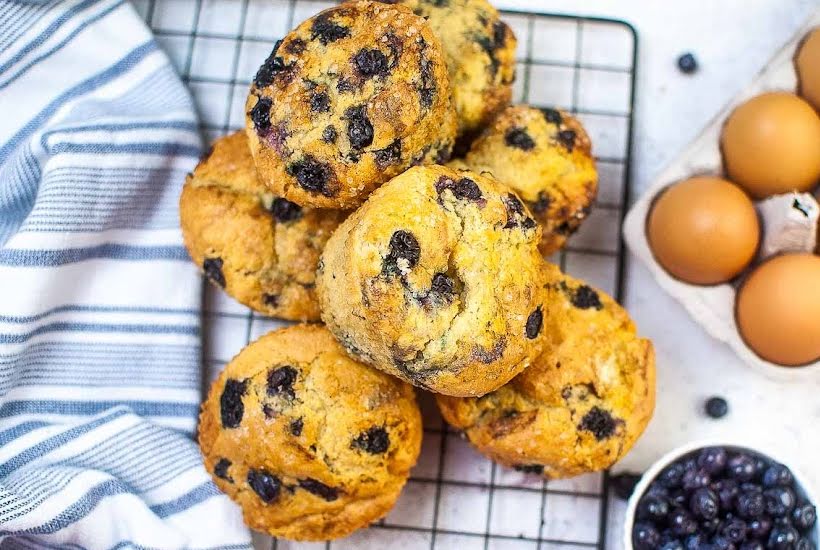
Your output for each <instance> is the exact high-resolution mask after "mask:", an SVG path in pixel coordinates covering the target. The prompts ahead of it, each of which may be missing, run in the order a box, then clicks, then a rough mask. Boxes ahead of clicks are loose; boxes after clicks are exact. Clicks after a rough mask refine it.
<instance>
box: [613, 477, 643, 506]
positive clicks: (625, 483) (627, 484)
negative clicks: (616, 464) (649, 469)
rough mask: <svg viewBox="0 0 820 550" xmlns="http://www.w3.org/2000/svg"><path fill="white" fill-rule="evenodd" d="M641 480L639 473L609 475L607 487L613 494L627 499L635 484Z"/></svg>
mask: <svg viewBox="0 0 820 550" xmlns="http://www.w3.org/2000/svg"><path fill="white" fill-rule="evenodd" d="M640 480H641V476H640V474H630V473H623V474H618V475H613V476H610V477H609V487H610V489H612V491H613V492H614V493H615V496H617V497H618V498H620V499H621V500H627V499H628V498H629V497H631V496H632V493H633V492H634V491H635V486H636V485H637V484H638V482H639V481H640Z"/></svg>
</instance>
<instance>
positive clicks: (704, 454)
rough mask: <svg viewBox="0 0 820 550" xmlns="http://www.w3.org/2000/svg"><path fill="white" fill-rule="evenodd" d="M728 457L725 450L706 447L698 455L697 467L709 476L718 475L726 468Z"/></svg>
mask: <svg viewBox="0 0 820 550" xmlns="http://www.w3.org/2000/svg"><path fill="white" fill-rule="evenodd" d="M728 459H729V457H728V455H727V454H726V449H721V448H720V447H707V448H705V449H703V450H702V451H701V452H700V454H699V455H698V466H700V467H701V468H702V469H703V470H704V471H705V472H706V473H708V474H710V475H714V474H718V473H720V472H722V471H723V469H724V468H725V467H726V462H727V461H728Z"/></svg>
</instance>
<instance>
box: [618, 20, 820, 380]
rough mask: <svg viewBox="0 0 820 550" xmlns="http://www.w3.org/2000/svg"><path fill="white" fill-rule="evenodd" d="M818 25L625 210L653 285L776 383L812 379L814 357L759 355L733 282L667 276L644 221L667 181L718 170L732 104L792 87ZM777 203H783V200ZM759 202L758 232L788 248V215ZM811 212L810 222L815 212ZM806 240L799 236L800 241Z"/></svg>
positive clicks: (818, 365) (633, 246) (819, 368)
mask: <svg viewBox="0 0 820 550" xmlns="http://www.w3.org/2000/svg"><path fill="white" fill-rule="evenodd" d="M818 25H820V10H818V11H817V12H816V13H815V14H814V15H813V16H812V17H810V18H809V20H808V22H807V23H806V25H805V26H804V27H803V28H802V29H800V31H798V32H797V34H796V35H795V36H794V37H793V38H792V39H791V40H790V41H789V42H788V43H787V44H786V45H785V46H784V47H783V48H782V49H781V50H780V51H779V52H778V53H777V54H776V55H775V56H774V57H773V58H772V59H771V60H770V61H769V63H768V64H767V65H766V67H765V68H764V69H763V70H762V71H761V72H760V74H759V75H758V76H757V77H756V78H755V80H754V81H753V82H752V83H751V84H750V85H749V87H748V88H746V89H745V90H744V91H743V92H742V93H741V94H739V95H738V96H737V97H735V98H734V99H733V100H732V102H730V103H729V104H728V105H726V107H725V108H724V109H723V110H722V111H721V112H720V113H719V114H718V115H717V116H716V117H715V118H714V119H713V120H712V122H710V123H709V125H708V126H707V127H706V128H705V129H704V131H703V132H702V133H701V134H700V136H699V137H698V138H696V139H695V140H694V141H693V142H692V143H691V144H690V145H689V146H688V147H687V149H686V150H685V151H684V152H683V154H681V156H680V157H678V158H677V159H676V160H675V161H673V162H672V164H671V165H669V166H668V167H667V168H666V170H664V172H663V173H662V174H661V175H660V176H658V178H657V179H655V181H654V182H653V183H652V184H651V185H650V187H649V190H648V191H647V192H646V193H644V194H643V196H641V197H640V198H639V199H638V200H637V201H636V202H635V204H634V205H633V206H632V208H631V209H630V210H629V212H628V213H627V215H626V217H625V220H624V226H623V231H624V239H625V241H626V244H627V246H628V247H629V249H630V250H631V251H632V253H633V254H634V255H635V256H637V257H638V259H640V260H641V261H642V262H643V263H644V264H645V265H646V266H647V267H648V268H649V270H650V272H651V273H652V275H653V276H654V277H655V280H656V281H657V282H658V284H660V286H661V287H662V288H663V289H664V290H665V291H666V292H668V293H669V294H670V295H672V296H673V297H674V298H676V299H677V300H678V301H679V302H680V303H681V304H683V306H684V307H685V308H686V309H687V311H688V312H689V314H690V315H691V316H692V317H693V318H694V319H695V320H696V321H697V322H698V323H699V324H700V325H701V326H703V328H704V329H705V330H706V332H708V333H709V334H710V335H712V336H713V337H715V338H717V339H718V340H721V341H723V342H726V343H727V344H729V346H731V348H732V349H733V350H734V351H735V353H737V355H738V356H740V358H741V359H742V360H743V361H745V362H746V363H747V364H748V365H750V366H751V367H753V368H755V369H756V370H758V371H759V372H761V373H763V374H764V375H765V376H767V377H770V378H774V379H776V380H781V381H790V380H805V379H807V378H811V379H816V377H818V376H820V361H817V362H815V363H811V364H809V365H805V366H802V367H784V366H782V365H777V364H774V363H771V362H769V361H766V360H764V359H762V358H761V357H759V356H758V355H757V354H756V353H755V352H754V351H753V350H752V349H751V348H749V346H747V345H746V343H745V342H744V341H743V339H742V338H741V336H740V333H739V331H738V328H737V324H736V322H735V294H736V287H737V284H736V281H732V282H729V283H725V284H720V285H714V286H697V285H691V284H687V283H684V282H682V281H680V280H678V279H675V278H673V277H672V276H670V275H669V274H668V273H667V272H666V271H665V270H664V269H663V267H661V265H660V264H659V263H658V262H657V260H656V259H655V257H654V256H653V254H652V251H651V250H650V248H649V241H648V239H647V235H646V219H647V216H648V214H649V211H650V208H651V206H652V203H653V201H654V200H655V198H656V196H657V195H658V193H659V192H661V191H662V190H663V189H664V188H665V187H667V186H668V185H670V184H672V183H675V182H678V181H681V180H683V179H686V178H688V177H692V176H694V175H703V174H716V175H719V174H723V173H724V170H723V162H722V157H721V151H720V145H719V144H720V134H721V130H722V128H723V123H724V121H725V120H726V118H727V117H728V116H729V114H730V113H731V112H732V110H733V109H734V108H735V107H736V106H737V105H738V104H740V103H742V102H744V101H746V100H747V99H749V98H751V97H753V96H756V95H759V94H761V93H764V92H767V91H775V90H778V91H784V90H786V91H795V90H796V89H797V74H796V72H795V69H794V64H793V59H794V56H795V53H796V50H797V47H798V45H799V43H800V40H801V39H802V38H803V37H804V36H805V35H806V33H808V31H809V30H811V29H812V28H814V27H816V26H818ZM793 198H794V199H798V200H800V202H801V203H802V204H803V205H804V206H802V207H803V208H805V205H808V208H809V209H810V210H812V209H813V210H815V211H816V202H815V201H814V199H813V198H812V197H811V196H810V195H806V194H803V195H796V194H795V195H794V197H793ZM783 202H785V203H788V201H783ZM762 204H763V203H758V204H757V205H756V206H757V208H758V211H759V212H760V213H761V214H762V215H763V217H764V221H763V231H767V230H769V231H771V230H772V229H773V226H781V227H782V228H783V230H784V235H783V242H784V243H786V242H790V243H792V244H791V247H794V241H795V239H794V238H790V237H789V235H788V229H789V228H791V230H792V231H793V230H794V226H793V225H790V224H789V223H788V219H789V218H790V217H791V216H790V215H789V214H788V213H786V212H784V211H783V210H781V211H779V212H777V213H776V214H775V215H771V214H769V213H768V212H766V211H765V208H764V209H763V211H761V205H762ZM769 208H770V207H769ZM814 216H815V220H816V212H815V214H814ZM778 220H779V221H778ZM815 228H816V225H815ZM792 237H793V235H792ZM813 238H814V235H812V240H813ZM764 239H765V240H763V239H762V242H770V241H771V239H770V238H768V239H766V237H764ZM800 240H801V239H800V238H798V239H797V241H800ZM806 240H807V239H805V238H803V239H802V241H803V242H804V243H805V241H806ZM809 246H811V243H809V244H803V246H802V247H803V248H808V247H809ZM788 248H789V245H784V246H783V247H780V251H785V250H786V249H788ZM798 248H800V246H798ZM792 249H793V248H792ZM767 252H771V250H768V251H767ZM759 259H760V258H758V261H759ZM755 265H757V263H755Z"/></svg>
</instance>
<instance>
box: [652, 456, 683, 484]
mask: <svg viewBox="0 0 820 550" xmlns="http://www.w3.org/2000/svg"><path fill="white" fill-rule="evenodd" d="M684 471H685V470H684V469H683V464H681V463H680V462H675V463H673V464H670V465H669V466H667V467H666V468H664V469H663V471H661V473H660V475H658V482H659V483H660V484H661V485H662V486H663V487H666V488H667V489H674V488H677V487H680V484H681V480H683V474H684Z"/></svg>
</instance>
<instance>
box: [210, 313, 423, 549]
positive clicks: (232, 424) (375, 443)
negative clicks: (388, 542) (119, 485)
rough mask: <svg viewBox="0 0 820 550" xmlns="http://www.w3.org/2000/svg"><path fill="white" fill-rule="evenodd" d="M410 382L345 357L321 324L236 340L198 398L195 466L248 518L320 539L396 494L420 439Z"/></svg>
mask: <svg viewBox="0 0 820 550" xmlns="http://www.w3.org/2000/svg"><path fill="white" fill-rule="evenodd" d="M421 434H422V427H421V413H420V412H419V408H418V405H417V404H416V399H415V394H414V391H413V388H412V387H411V386H409V385H408V384H405V383H404V382H402V381H400V380H397V379H395V378H393V377H390V376H387V375H385V374H384V373H382V372H379V371H378V370H375V369H371V368H370V367H367V366H365V365H362V364H361V363H358V362H356V361H354V360H353V359H351V358H350V357H348V356H347V355H346V354H345V353H344V350H342V348H341V347H340V346H339V345H338V343H337V342H336V341H335V340H334V339H333V336H332V335H331V334H330V333H329V332H328V331H327V330H326V329H325V328H324V327H322V326H320V325H296V326H292V327H289V328H286V329H281V330H277V331H274V332H270V333H268V334H266V335H265V336H262V337H261V338H260V339H259V340H257V341H255V342H253V343H252V344H250V345H249V346H248V347H246V348H245V349H243V350H242V351H241V352H240V353H239V355H237V356H236V357H234V359H233V360H232V361H231V362H230V363H229V364H228V365H227V366H226V367H225V370H224V371H223V372H222V374H221V375H220V377H219V378H218V379H217V380H216V381H215V382H214V384H213V385H212V386H211V390H210V392H209V395H208V398H207V400H206V401H205V403H204V404H203V405H202V413H201V415H200V424H199V444H200V447H201V450H202V455H203V457H204V459H205V468H206V469H207V470H208V472H209V473H210V474H211V475H212V477H213V478H214V482H215V483H216V485H217V486H218V487H219V488H220V489H221V490H222V491H224V492H225V493H227V494H228V496H230V497H231V498H232V499H233V500H234V501H236V502H237V503H238V504H239V506H241V507H242V511H243V514H244V517H245V522H246V523H247V524H248V525H249V526H250V527H252V528H254V529H257V530H260V531H264V532H266V533H269V534H271V535H274V536H278V537H285V538H288V539H293V540H330V539H335V538H338V537H342V536H345V535H348V534H350V533H351V532H353V531H354V530H356V529H358V528H360V527H366V526H367V525H369V524H370V523H372V522H373V521H375V520H377V519H379V518H380V517H382V516H384V515H385V514H386V513H387V512H388V511H389V510H390V509H391V508H392V507H393V504H394V503H395V501H396V499H397V498H398V496H399V492H400V491H401V489H402V487H403V486H404V483H405V482H406V481H407V477H408V475H409V471H410V468H412V466H413V465H414V464H415V462H416V459H417V458H418V454H419V451H420V448H421Z"/></svg>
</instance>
